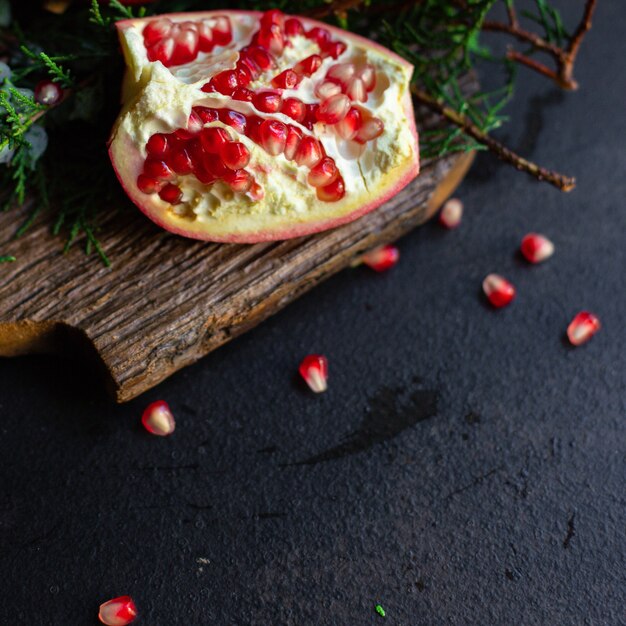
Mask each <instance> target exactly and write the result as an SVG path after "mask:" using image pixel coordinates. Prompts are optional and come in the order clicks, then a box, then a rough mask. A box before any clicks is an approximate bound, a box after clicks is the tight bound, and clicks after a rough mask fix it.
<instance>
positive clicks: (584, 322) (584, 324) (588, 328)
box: [567, 311, 602, 346]
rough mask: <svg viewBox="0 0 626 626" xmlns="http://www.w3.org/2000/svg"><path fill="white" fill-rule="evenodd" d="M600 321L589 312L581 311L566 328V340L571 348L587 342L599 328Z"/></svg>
mask: <svg viewBox="0 0 626 626" xmlns="http://www.w3.org/2000/svg"><path fill="white" fill-rule="evenodd" d="M601 326H602V325H601V324H600V320H599V319H598V317H597V316H596V315H594V314H593V313H589V311H581V312H580V313H578V315H576V317H574V319H573V320H572V321H571V322H570V325H569V326H568V327H567V338H568V339H569V341H570V343H571V344H572V345H573V346H579V345H581V344H583V343H585V342H586V341H589V340H590V339H591V338H592V337H593V336H594V335H595V334H596V333H597V332H598V331H599V330H600V328H601Z"/></svg>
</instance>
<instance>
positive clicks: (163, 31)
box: [143, 17, 173, 47]
mask: <svg viewBox="0 0 626 626" xmlns="http://www.w3.org/2000/svg"><path fill="white" fill-rule="evenodd" d="M172 26H173V24H172V22H171V20H169V19H167V18H166V17H162V18H160V19H156V20H152V21H151V22H148V23H147V24H146V27H145V28H144V29H143V41H144V44H145V45H146V47H148V46H152V45H153V44H155V43H156V42H157V41H159V40H161V39H163V38H165V37H167V36H168V35H169V34H170V30H172Z"/></svg>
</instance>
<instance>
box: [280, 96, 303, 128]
mask: <svg viewBox="0 0 626 626" xmlns="http://www.w3.org/2000/svg"><path fill="white" fill-rule="evenodd" d="M280 112H281V113H284V114H285V115H286V116H287V117H290V118H291V119H292V120H296V122H303V121H304V118H305V117H306V104H304V102H302V100H298V98H285V99H284V100H283V104H282V106H281V109H280Z"/></svg>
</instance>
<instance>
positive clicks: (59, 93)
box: [35, 80, 63, 106]
mask: <svg viewBox="0 0 626 626" xmlns="http://www.w3.org/2000/svg"><path fill="white" fill-rule="evenodd" d="M62 97H63V90H62V89H61V87H59V86H58V85H57V84H56V83H53V82H52V81H51V80H40V81H39V82H38V83H37V85H36V86H35V101H36V102H38V103H39V104H45V105H47V106H53V105H55V104H58V103H59V102H60V101H61V98H62Z"/></svg>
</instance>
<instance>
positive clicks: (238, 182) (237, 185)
mask: <svg viewBox="0 0 626 626" xmlns="http://www.w3.org/2000/svg"><path fill="white" fill-rule="evenodd" d="M224 182H225V183H226V184H227V185H228V186H229V187H230V188H231V189H232V190H233V191H237V192H239V193H246V192H248V191H250V189H251V188H252V184H253V182H254V180H253V179H252V175H251V174H250V173H249V172H246V170H234V171H231V172H227V173H226V174H224Z"/></svg>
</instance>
